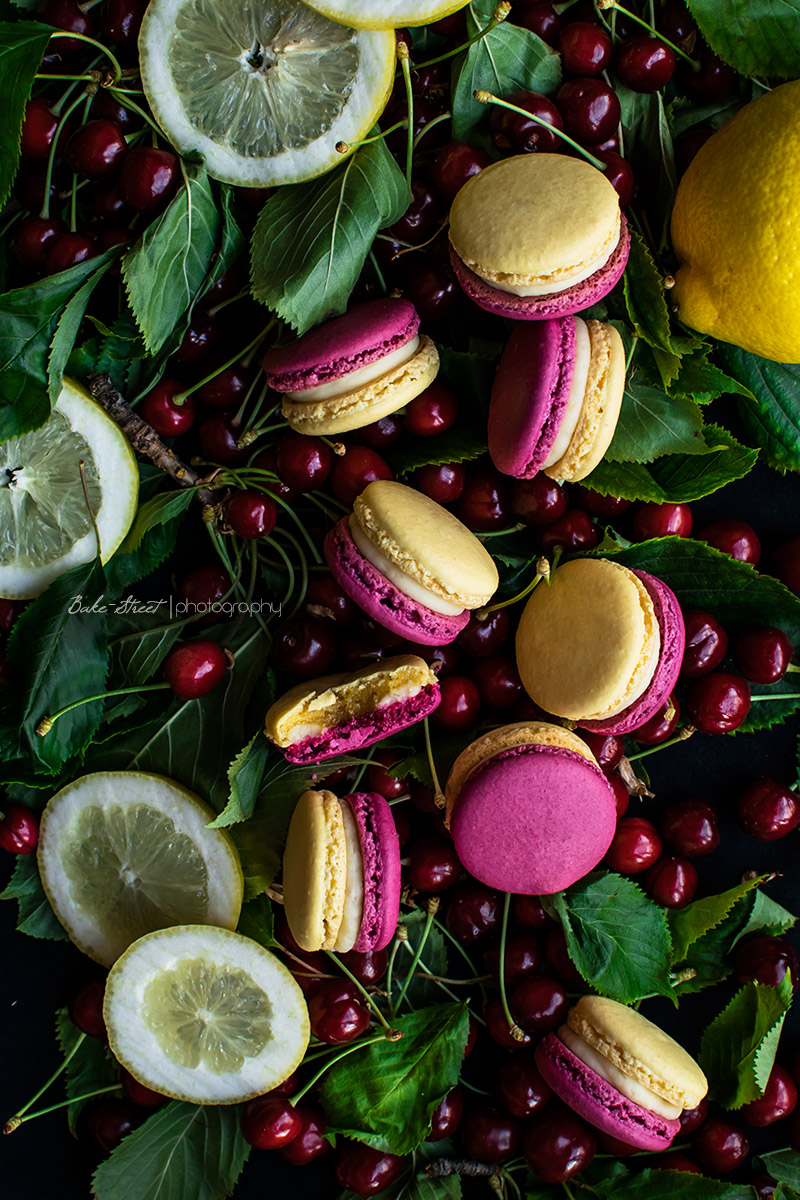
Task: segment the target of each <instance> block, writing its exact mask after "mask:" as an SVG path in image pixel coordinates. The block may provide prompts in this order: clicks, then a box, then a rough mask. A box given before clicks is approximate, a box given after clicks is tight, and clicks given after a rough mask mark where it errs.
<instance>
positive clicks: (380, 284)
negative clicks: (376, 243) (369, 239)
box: [369, 246, 389, 296]
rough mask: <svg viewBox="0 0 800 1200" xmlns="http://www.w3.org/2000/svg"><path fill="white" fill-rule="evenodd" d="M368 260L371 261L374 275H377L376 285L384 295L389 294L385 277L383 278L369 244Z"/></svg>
mask: <svg viewBox="0 0 800 1200" xmlns="http://www.w3.org/2000/svg"><path fill="white" fill-rule="evenodd" d="M369 261H370V262H371V263H372V269H373V271H374V272H375V274H376V275H377V277H378V287H379V288H380V289H381V291H382V292H383V294H384V296H388V295H389V289H388V288H387V286H386V280H385V279H384V277H383V271H382V270H381V269H380V267H379V266H378V260H377V258H376V257H375V251H374V250H373V249H372V247H371V246H370V249H369Z"/></svg>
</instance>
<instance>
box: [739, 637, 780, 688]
mask: <svg viewBox="0 0 800 1200" xmlns="http://www.w3.org/2000/svg"><path fill="white" fill-rule="evenodd" d="M793 658H794V647H793V646H792V643H791V640H790V638H789V637H788V636H787V635H786V634H785V633H784V632H783V630H782V629H775V628H774V627H773V626H771V625H761V626H758V627H757V628H755V629H746V630H745V631H744V632H743V633H740V634H738V635H737V637H736V640H735V641H734V644H733V661H734V662H735V663H736V666H737V667H738V668H739V670H740V671H741V673H742V674H743V675H744V677H745V679H747V680H749V681H750V683H766V684H769V683H777V682H778V680H779V679H783V677H784V675H785V674H786V672H787V671H788V669H789V664H790V663H791V661H792V659H793Z"/></svg>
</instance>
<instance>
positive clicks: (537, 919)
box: [511, 896, 553, 929]
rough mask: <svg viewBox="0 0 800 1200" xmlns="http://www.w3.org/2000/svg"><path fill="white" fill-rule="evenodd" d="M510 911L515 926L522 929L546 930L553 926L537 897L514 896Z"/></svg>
mask: <svg viewBox="0 0 800 1200" xmlns="http://www.w3.org/2000/svg"><path fill="white" fill-rule="evenodd" d="M511 911H512V913H513V915H514V920H515V921H516V923H517V925H522V927H523V928H524V929H547V927H548V926H549V925H552V924H553V922H552V919H551V918H550V917H548V915H547V913H546V912H545V909H544V906H543V905H542V902H541V900H540V899H539V897H538V896H514V899H513V901H512V905H511Z"/></svg>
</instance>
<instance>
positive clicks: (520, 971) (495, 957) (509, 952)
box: [483, 929, 543, 988]
mask: <svg viewBox="0 0 800 1200" xmlns="http://www.w3.org/2000/svg"><path fill="white" fill-rule="evenodd" d="M542 959H543V954H542V945H541V942H540V941H539V939H538V938H537V937H535V936H534V934H532V933H531V931H530V930H529V929H512V930H511V931H510V932H509V933H508V934H507V935H506V944H505V953H504V955H503V978H504V980H505V984H506V987H507V988H511V987H514V986H515V984H517V983H521V982H522V980H523V979H527V978H528V977H529V976H530V975H533V974H534V972H536V971H537V970H538V969H539V967H540V966H541V964H542ZM483 961H484V962H485V963H486V968H487V970H489V971H491V972H492V974H493V975H496V976H497V977H498V978H499V977H500V942H499V941H498V942H496V943H493V944H492V945H491V946H487V947H486V949H485V950H484V952H483Z"/></svg>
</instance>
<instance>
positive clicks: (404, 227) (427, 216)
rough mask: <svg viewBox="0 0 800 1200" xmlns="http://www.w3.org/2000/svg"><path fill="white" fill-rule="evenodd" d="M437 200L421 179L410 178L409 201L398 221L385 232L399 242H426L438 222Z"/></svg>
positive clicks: (416, 244) (415, 243)
mask: <svg viewBox="0 0 800 1200" xmlns="http://www.w3.org/2000/svg"><path fill="white" fill-rule="evenodd" d="M439 218H440V210H439V200H438V197H437V196H436V193H435V192H434V191H433V190H432V188H431V187H430V186H429V185H428V184H427V183H425V182H424V180H422V179H412V180H411V203H410V204H409V206H408V208H407V209H406V211H405V212H404V213H403V216H402V217H401V218H400V220H399V221H395V223H394V225H390V226H389V228H388V230H387V232H388V234H389V236H390V237H393V238H397V240H398V241H400V242H408V243H409V244H410V245H412V246H419V245H421V244H422V243H423V242H427V240H428V238H429V237H430V236H431V234H432V233H433V231H434V230H435V229H436V226H437V224H438V223H439Z"/></svg>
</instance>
